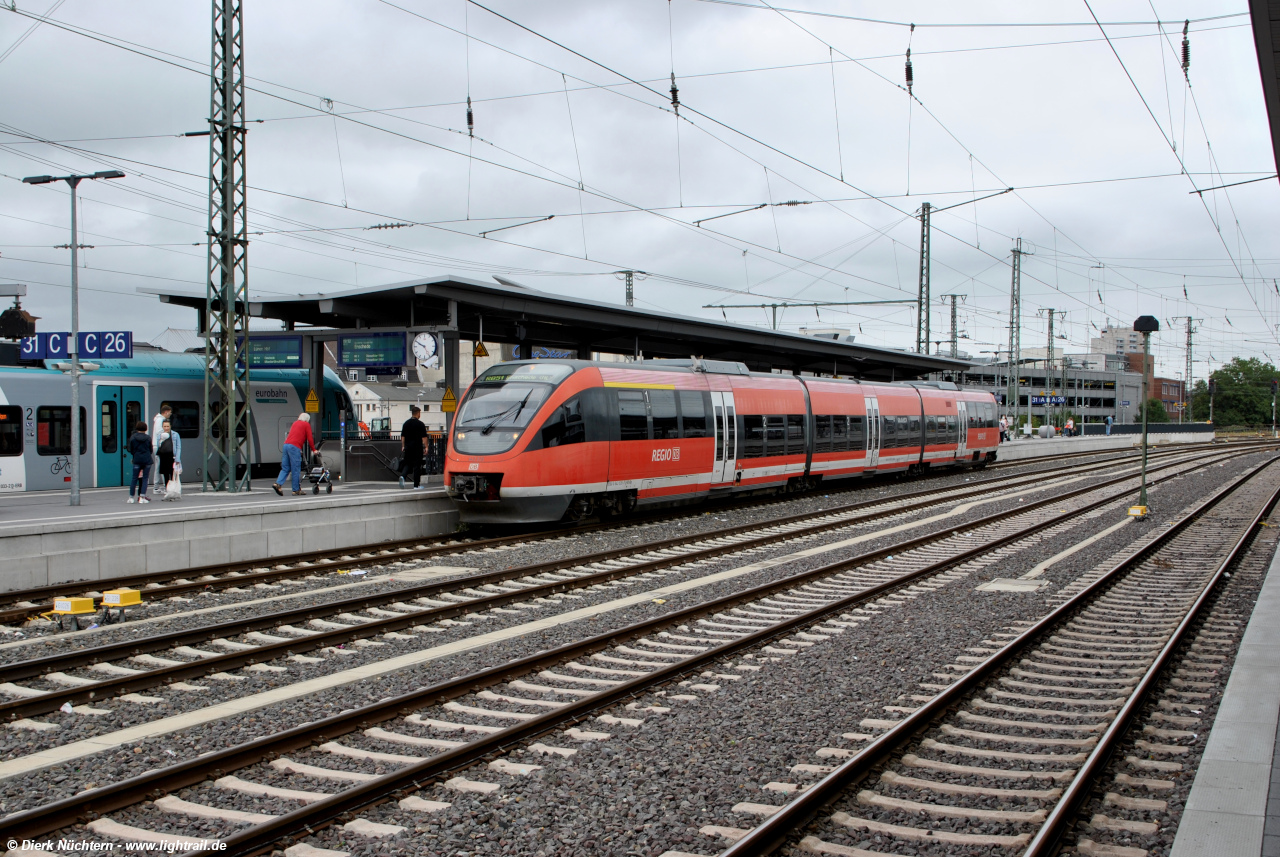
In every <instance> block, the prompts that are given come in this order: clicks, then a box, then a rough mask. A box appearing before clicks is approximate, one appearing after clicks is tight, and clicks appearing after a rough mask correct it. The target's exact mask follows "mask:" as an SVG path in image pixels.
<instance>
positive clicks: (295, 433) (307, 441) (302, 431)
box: [271, 414, 316, 497]
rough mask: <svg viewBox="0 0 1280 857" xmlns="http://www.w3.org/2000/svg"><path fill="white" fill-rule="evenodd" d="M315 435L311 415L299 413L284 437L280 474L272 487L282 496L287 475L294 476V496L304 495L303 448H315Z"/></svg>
mask: <svg viewBox="0 0 1280 857" xmlns="http://www.w3.org/2000/svg"><path fill="white" fill-rule="evenodd" d="M315 448H316V439H315V435H313V434H312V433H311V417H309V416H307V415H306V414H298V419H297V420H295V421H294V423H293V425H292V426H290V427H289V434H288V435H287V436H286V437H285V439H284V449H283V450H281V452H280V475H279V476H278V477H277V478H276V481H275V482H273V483H271V487H272V488H273V489H274V490H275V492H276V493H277V494H279V495H280V496H281V497H283V496H284V491H283V490H281V489H282V488H283V486H284V480H285V477H286V476H292V477H293V493H294V496H297V497H301V496H302V482H301V480H302V450H303V449H315Z"/></svg>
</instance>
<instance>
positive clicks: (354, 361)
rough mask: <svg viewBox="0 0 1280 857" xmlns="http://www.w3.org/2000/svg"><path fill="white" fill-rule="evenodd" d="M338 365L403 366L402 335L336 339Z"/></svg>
mask: <svg viewBox="0 0 1280 857" xmlns="http://www.w3.org/2000/svg"><path fill="white" fill-rule="evenodd" d="M338 365H339V366H359V367H365V368H370V367H379V368H381V367H387V366H396V367H399V366H404V365H406V359H405V335H404V334H403V333H366V334H364V335H360V336H340V337H338Z"/></svg>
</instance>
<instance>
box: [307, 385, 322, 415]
mask: <svg viewBox="0 0 1280 857" xmlns="http://www.w3.org/2000/svg"><path fill="white" fill-rule="evenodd" d="M306 410H307V413H309V414H318V413H320V399H319V398H317V397H316V391H315V390H308V391H307V408H306Z"/></svg>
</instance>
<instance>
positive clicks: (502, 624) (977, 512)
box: [0, 462, 1237, 759]
mask: <svg viewBox="0 0 1280 857" xmlns="http://www.w3.org/2000/svg"><path fill="white" fill-rule="evenodd" d="M1231 464H1232V465H1236V464H1237V462H1231ZM1185 478H1188V479H1194V477H1185ZM1181 481H1183V480H1182V479H1179V480H1176V481H1175V483H1174V484H1177V483H1179V482H1181ZM1155 490H1156V491H1159V490H1161V489H1160V488H1157V489H1155ZM1031 496H1035V495H1034V494H1032V492H1030V491H1025V492H1015V494H1013V495H1010V496H1009V497H1008V498H1007V499H1006V500H1004V501H1001V502H995V503H988V504H985V505H983V506H980V507H977V508H975V509H971V510H970V511H969V512H967V513H965V514H963V515H958V516H956V517H954V518H949V519H947V520H944V521H940V522H935V523H932V524H930V525H928V526H926V527H922V528H920V529H919V530H912V531H909V532H907V533H904V534H896V535H893V536H887V537H883V538H873V539H871V540H869V541H867V542H864V543H862V544H859V545H858V546H857V548H856V549H857V550H858V551H867V550H873V549H875V548H877V547H881V546H884V545H888V544H892V543H895V542H896V541H899V540H901V539H902V538H904V537H908V536H912V535H915V534H917V533H920V532H929V531H941V530H946V529H949V528H952V527H954V526H955V524H956V523H957V522H960V521H964V520H969V519H973V518H977V517H981V516H983V515H987V514H990V513H991V512H993V511H996V510H998V509H1001V508H1014V507H1016V505H1017V504H1018V503H1019V502H1021V501H1022V500H1024V499H1027V497H1031ZM1153 496H1156V495H1155V494H1154V493H1153ZM920 514H927V512H925V513H910V514H908V515H906V516H902V518H901V519H902V520H907V519H909V518H911V517H912V516H914V515H920ZM897 520H898V518H896V517H892V516H890V517H887V518H884V519H881V520H878V521H875V522H873V523H867V524H864V525H861V526H858V527H855V528H851V529H848V530H841V531H838V532H835V533H825V534H821V535H819V536H816V537H813V538H809V539H804V540H793V541H790V542H787V543H785V544H782V545H779V546H776V547H773V548H768V549H763V550H759V551H754V552H751V553H750V554H748V555H745V556H744V555H737V556H736V557H728V558H722V559H717V560H712V561H709V562H707V563H704V564H699V565H697V566H693V567H690V568H686V569H680V570H672V571H667V572H663V573H660V574H658V575H646V576H643V577H640V578H636V579H632V580H630V581H616V582H614V583H611V584H605V585H603V586H600V587H594V588H590V589H585V590H579V591H578V592H575V593H571V595H573V596H576V597H563V598H560V599H554V600H552V599H548V600H547V601H546V602H544V603H542V605H541V608H540V609H537V610H527V611H520V612H519V613H503V614H494V613H485V614H480V615H479V616H474V617H467V618H466V619H464V620H461V621H459V622H456V623H450V624H448V625H445V626H441V625H434V626H432V630H433V633H430V634H429V636H428V634H425V633H424V634H419V635H418V637H419V638H423V637H427V639H429V643H428V644H427V645H429V646H442V645H445V644H448V643H453V642H456V641H459V640H464V639H466V638H468V637H472V636H475V635H476V634H480V633H490V632H493V631H497V630H500V629H503V628H508V627H512V626H515V625H520V624H523V623H525V622H528V621H530V620H531V619H536V618H542V617H543V616H545V615H547V614H549V613H550V611H552V610H553V609H554V610H555V611H556V612H566V611H570V610H576V609H580V608H583V607H588V606H592V605H596V604H600V603H604V602H608V601H612V600H614V599H616V598H619V597H625V596H628V595H631V594H633V593H635V592H643V591H647V590H649V589H651V588H653V587H656V586H663V585H670V584H673V583H677V582H681V581H684V580H690V579H695V578H701V577H704V576H706V575H710V574H714V573H717V572H721V571H725V570H728V569H733V568H739V567H741V566H742V565H745V564H748V563H755V562H759V561H761V560H764V559H768V558H774V557H779V556H786V555H790V554H793V553H794V552H795V551H796V550H799V549H808V548H812V547H815V546H818V545H824V544H831V543H834V542H838V541H841V540H843V539H847V538H850V537H851V536H855V535H858V534H860V533H869V532H873V531H875V530H876V529H879V528H883V527H885V526H888V525H892V524H893V523H895V522H896V521H897ZM1041 538H1042V539H1043V538H1045V536H1043V535H1042V536H1041ZM1072 538H1073V536H1072V535H1071V533H1064V534H1063V535H1062V536H1061V537H1060V539H1059V541H1062V542H1063V543H1064V544H1065V543H1070V542H1071V540H1072ZM1052 544H1056V542H1054V541H1053V540H1052V539H1050V545H1051V546H1052ZM1101 544H1105V542H1103V543H1101ZM1086 555H1087V554H1086ZM843 556H844V551H834V552H830V553H827V554H818V555H816V556H812V557H808V558H804V559H801V560H799V561H795V562H789V563H786V564H783V565H781V566H777V567H774V568H768V569H762V570H756V571H753V572H750V573H748V574H746V575H743V576H742V577H740V578H737V579H731V580H725V581H721V582H718V583H715V584H712V585H709V586H703V587H700V588H698V589H696V590H693V591H690V592H686V593H682V594H680V595H677V596H675V597H673V598H668V599H665V601H666V605H665V606H664V607H663V608H662V609H666V610H670V609H676V608H678V607H683V606H688V605H690V604H693V603H697V602H700V601H703V600H706V599H708V598H711V597H716V596H720V595H727V594H730V593H732V592H733V591H737V590H738V589H741V588H745V587H747V586H751V585H756V584H759V583H764V582H768V581H772V580H777V579H780V578H781V577H785V576H787V575H790V574H794V573H796V572H797V571H801V570H807V569H809V568H814V567H817V566H820V565H823V564H826V563H829V562H831V561H834V560H835V559H837V558H842V557H843ZM1002 569H1003V566H1002ZM992 576H1000V575H998V574H993V575H992ZM990 596H996V597H1000V596H1005V597H1007V596H1008V594H1007V593H991V594H989V597H990ZM641 607H644V608H649V607H657V605H652V604H645V605H637V606H632V607H628V608H624V609H622V610H620V611H616V612H615V613H612V614H605V615H603V616H598V617H594V618H592V619H589V620H588V621H587V622H585V623H582V624H581V625H578V626H564V627H561V628H557V629H555V632H554V633H555V634H556V636H555V639H556V640H558V642H556V643H555V645H560V644H563V643H564V642H567V641H569V639H571V638H573V637H575V636H581V635H582V634H591V633H598V630H597V629H601V630H602V629H604V628H606V627H620V626H623V625H625V624H629V623H631V622H634V621H638V620H639V618H641V617H647V615H649V614H647V613H645V612H644V611H643V610H642V609H641ZM521 613H524V614H526V615H521ZM205 622H207V619H202V620H201V622H199V624H204V623H205ZM192 624H197V623H196V622H195V621H193V622H192ZM575 627H580V628H582V629H583V630H574V628H575ZM544 633H545V632H544ZM544 633H539V634H535V635H533V637H526V638H525V639H529V640H532V639H542V638H543V637H544ZM370 642H372V643H375V644H374V645H369V644H368V643H370ZM362 643H363V645H362ZM514 643H516V641H508V642H506V643H500V644H498V645H497V646H496V647H494V649H493V654H492V655H488V654H483V653H482V652H480V651H472V652H468V653H467V654H466V655H465V656H459V655H455V656H453V657H450V658H447V659H444V660H441V661H439V662H438V663H436V664H426V665H423V666H421V667H419V668H418V670H419V671H425V673H426V675H424V676H423V680H424V681H438V680H440V679H441V678H447V677H451V676H453V675H457V674H461V673H462V672H464V671H469V670H471V669H479V668H483V666H487V665H490V664H492V663H498V662H502V661H504V660H508V659H510V658H511V657H518V656H519V655H518V654H510V653H509V647H510V646H511V645H512V644H514ZM422 646H423V643H422V641H421V639H412V640H389V639H385V638H378V639H376V640H371V641H360V642H357V643H355V644H351V645H347V646H344V647H342V649H341V651H328V652H326V651H312V652H310V653H309V654H308V657H320V658H323V660H322V661H321V662H319V663H310V662H296V661H293V662H285V661H280V662H278V664H279V665H283V666H285V667H286V670H287V671H286V672H252V671H247V670H240V671H236V672H235V673H234V675H235V676H236V678H235V679H234V680H230V679H224V680H218V679H213V678H207V679H200V680H198V681H196V682H193V683H196V684H198V685H199V686H201V687H204V688H205V689H204V690H202V691H186V692H178V691H174V690H166V689H164V688H156V689H154V690H151V691H149V692H148V695H152V696H156V697H159V698H160V699H162V700H163V701H161V702H156V703H152V704H140V703H134V702H129V701H103V702H101V703H95V704H94V706H93V707H94V708H96V709H97V710H99V711H102V712H104V713H102V714H81V713H77V712H54V713H50V714H46V715H41V716H40V717H39V718H38V719H39V720H41V721H43V722H48V723H54V724H56V725H58V726H59V727H60V728H59V729H58V730H57V731H48V732H31V731H15V730H10V731H9V732H8V733H7V734H4V735H2V736H0V757H3V758H6V759H11V758H14V757H17V756H22V755H27V754H30V753H32V752H36V751H39V750H43V749H47V748H49V747H52V746H57V745H61V744H66V743H70V742H72V741H77V740H83V739H85V738H89V737H93V736H97V735H102V734H106V733H109V732H113V731H116V730H118V729H121V728H126V727H129V726H134V725H138V724H141V723H145V722H149V721H152V720H157V719H160V718H163V717H168V716H172V715H174V714H177V713H179V712H184V711H190V710H193V709H198V708H203V707H205V706H208V705H212V704H215V703H217V702H221V701H225V700H228V699H233V698H241V697H246V696H250V695H252V694H255V693H261V692H264V691H268V690H272V689H275V688H279V687H282V686H284V685H287V684H290V683H296V682H300V681H305V680H307V679H311V678H316V677H319V676H323V675H327V674H330V673H334V672H337V671H341V670H346V669H350V668H353V667H356V666H361V665H364V664H369V663H373V662H375V661H380V660H385V659H389V658H392V657H395V656H398V655H402V654H406V653H409V652H413V651H417V650H419V649H421V648H422ZM546 647H547V646H546V645H537V646H534V647H533V648H532V649H528V651H533V650H538V649H542V648H546ZM459 657H464V658H465V660H466V661H467V662H468V664H469V665H468V667H467V668H466V670H464V669H462V668H460V667H456V666H454V664H455V663H456V662H457V659H458V658H459ZM83 674H84V675H86V676H93V675H94V674H93V673H91V672H87V671H86V672H84V673H83ZM24 685H26V686H31V687H45V688H46V689H55V688H57V687H58V685H54V684H51V683H50V684H48V685H47V686H46V685H44V684H42V683H41V682H40V681H39V680H32V681H26V682H24ZM382 695H385V694H382Z"/></svg>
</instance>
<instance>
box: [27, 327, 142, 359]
mask: <svg viewBox="0 0 1280 857" xmlns="http://www.w3.org/2000/svg"><path fill="white" fill-rule="evenodd" d="M78 342H79V346H80V347H79V348H77V349H76V352H77V354H76V356H77V357H78V358H79V359H81V360H87V359H90V358H97V359H99V360H103V359H117V360H128V359H129V358H130V357H132V356H133V333H132V332H130V331H127V330H118V331H101V332H99V331H83V330H82V331H80V335H79V337H78ZM70 356H71V334H70V333H37V334H36V335H35V336H24V337H23V338H22V359H23V360H65V359H66V358H68V357H70Z"/></svg>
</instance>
